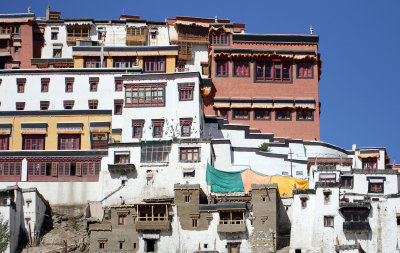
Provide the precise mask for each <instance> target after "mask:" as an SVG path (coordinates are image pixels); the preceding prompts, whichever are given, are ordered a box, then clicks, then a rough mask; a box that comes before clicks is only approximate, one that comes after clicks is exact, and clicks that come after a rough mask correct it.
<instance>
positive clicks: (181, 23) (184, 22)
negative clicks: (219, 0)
mask: <svg viewBox="0 0 400 253" xmlns="http://www.w3.org/2000/svg"><path fill="white" fill-rule="evenodd" d="M175 24H178V25H195V26H201V27H205V28H208V27H209V26H210V23H195V22H190V21H181V20H177V21H176V22H175Z"/></svg>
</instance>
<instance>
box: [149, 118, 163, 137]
mask: <svg viewBox="0 0 400 253" xmlns="http://www.w3.org/2000/svg"><path fill="white" fill-rule="evenodd" d="M152 125H153V137H154V138H161V137H162V136H163V127H164V120H152Z"/></svg>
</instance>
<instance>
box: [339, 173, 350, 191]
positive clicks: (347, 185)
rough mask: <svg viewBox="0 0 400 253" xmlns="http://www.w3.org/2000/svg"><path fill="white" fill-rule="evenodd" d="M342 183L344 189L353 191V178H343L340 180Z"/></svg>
mask: <svg viewBox="0 0 400 253" xmlns="http://www.w3.org/2000/svg"><path fill="white" fill-rule="evenodd" d="M340 180H341V183H342V188H344V189H352V188H353V177H349V176H342V177H341V178H340Z"/></svg>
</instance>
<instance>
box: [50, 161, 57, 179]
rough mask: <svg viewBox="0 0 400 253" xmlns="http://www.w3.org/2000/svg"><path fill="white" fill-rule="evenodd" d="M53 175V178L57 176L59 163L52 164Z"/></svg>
mask: <svg viewBox="0 0 400 253" xmlns="http://www.w3.org/2000/svg"><path fill="white" fill-rule="evenodd" d="M51 175H52V176H53V177H56V176H57V163H52V165H51Z"/></svg>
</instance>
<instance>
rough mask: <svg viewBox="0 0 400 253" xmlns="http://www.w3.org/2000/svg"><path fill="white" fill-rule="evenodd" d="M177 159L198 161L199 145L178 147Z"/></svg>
mask: <svg viewBox="0 0 400 253" xmlns="http://www.w3.org/2000/svg"><path fill="white" fill-rule="evenodd" d="M196 157H197V158H196ZM179 161H180V162H200V148H199V147H180V148H179Z"/></svg>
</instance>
